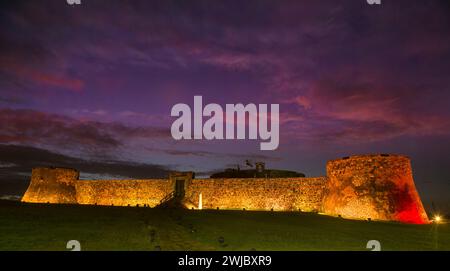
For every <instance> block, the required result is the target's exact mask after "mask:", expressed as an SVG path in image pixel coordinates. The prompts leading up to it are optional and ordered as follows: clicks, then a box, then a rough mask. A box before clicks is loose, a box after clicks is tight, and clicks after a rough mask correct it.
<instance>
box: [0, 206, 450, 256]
mask: <svg viewBox="0 0 450 271" xmlns="http://www.w3.org/2000/svg"><path fill="white" fill-rule="evenodd" d="M69 240H78V241H79V242H80V243H81V248H82V250H253V249H254V250H366V244H367V241H368V240H378V241H380V242H381V246H382V250H450V230H449V225H448V224H440V225H405V224H399V223H381V222H366V221H351V220H344V219H339V218H332V217H327V216H321V215H317V214H305V213H293V212H283V213H279V212H250V211H190V210H170V209H151V208H136V207H128V208H125V207H100V206H76V205H34V204H23V203H18V202H8V201H0V250H66V243H67V241H69Z"/></svg>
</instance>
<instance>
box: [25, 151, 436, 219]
mask: <svg viewBox="0 0 450 271" xmlns="http://www.w3.org/2000/svg"><path fill="white" fill-rule="evenodd" d="M326 169H327V176H325V177H313V178H305V177H294V178H222V179H220V178H218V179H196V178H194V177H193V176H194V174H193V173H192V172H174V173H172V174H170V175H169V176H168V178H166V179H143V180H79V172H78V171H77V170H75V169H68V168H49V167H45V168H44V167H40V168H34V169H33V170H32V174H31V182H30V185H29V187H28V189H27V191H26V192H25V194H24V196H23V198H22V201H23V202H29V203H54V204H87V205H106V206H138V207H158V206H160V207H164V206H165V207H170V206H172V207H173V206H176V207H184V208H189V209H222V210H255V211H302V212H317V213H321V214H325V215H331V216H338V217H342V218H348V219H364V220H384V221H399V222H404V223H415V224H423V223H428V222H429V221H428V217H427V214H426V212H425V209H424V208H423V205H422V202H421V200H420V197H419V194H418V192H417V190H416V188H415V185H414V181H413V177H412V170H411V163H410V160H409V159H408V158H407V157H405V156H400V155H386V154H382V155H363V156H352V157H345V158H342V159H337V160H332V161H329V162H328V163H327V167H326Z"/></svg>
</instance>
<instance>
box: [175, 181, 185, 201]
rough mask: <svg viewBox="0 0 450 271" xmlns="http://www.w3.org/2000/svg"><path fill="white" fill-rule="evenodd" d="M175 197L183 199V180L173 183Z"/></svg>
mask: <svg viewBox="0 0 450 271" xmlns="http://www.w3.org/2000/svg"><path fill="white" fill-rule="evenodd" d="M175 197H176V198H182V197H184V179H181V180H176V181H175Z"/></svg>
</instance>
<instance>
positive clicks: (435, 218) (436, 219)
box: [434, 215, 442, 223]
mask: <svg viewBox="0 0 450 271" xmlns="http://www.w3.org/2000/svg"><path fill="white" fill-rule="evenodd" d="M434 221H436V222H437V223H439V222H441V221H442V217H440V216H438V215H437V216H435V217H434Z"/></svg>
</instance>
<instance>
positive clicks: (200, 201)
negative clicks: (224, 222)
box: [198, 193, 203, 210]
mask: <svg viewBox="0 0 450 271" xmlns="http://www.w3.org/2000/svg"><path fill="white" fill-rule="evenodd" d="M198 209H199V210H201V209H203V199H202V193H200V194H199V195H198Z"/></svg>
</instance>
